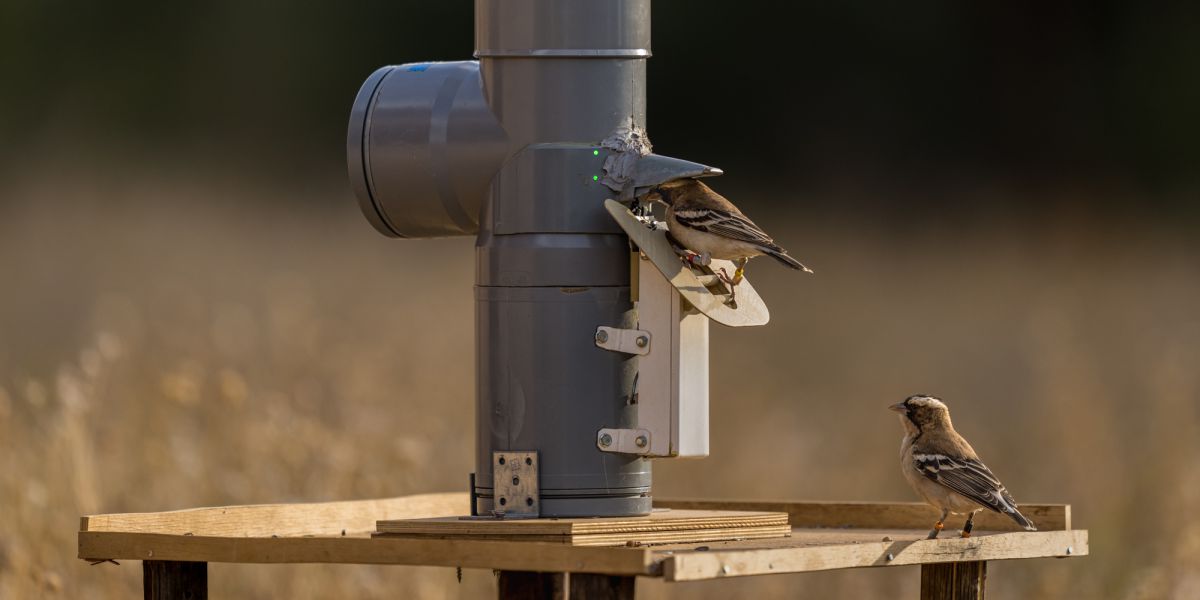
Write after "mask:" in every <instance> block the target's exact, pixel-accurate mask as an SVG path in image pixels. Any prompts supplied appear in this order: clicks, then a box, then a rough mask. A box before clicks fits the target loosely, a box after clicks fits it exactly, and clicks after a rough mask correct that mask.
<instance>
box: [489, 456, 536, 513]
mask: <svg viewBox="0 0 1200 600" xmlns="http://www.w3.org/2000/svg"><path fill="white" fill-rule="evenodd" d="M492 485H493V489H495V493H496V497H495V500H494V504H493V506H494V507H495V508H494V509H493V511H492V513H493V514H494V515H495V516H498V517H499V516H503V517H504V518H506V519H514V518H530V519H533V518H537V517H538V516H539V515H540V514H541V502H540V500H539V498H538V454H537V452H513V451H501V452H493V453H492Z"/></svg>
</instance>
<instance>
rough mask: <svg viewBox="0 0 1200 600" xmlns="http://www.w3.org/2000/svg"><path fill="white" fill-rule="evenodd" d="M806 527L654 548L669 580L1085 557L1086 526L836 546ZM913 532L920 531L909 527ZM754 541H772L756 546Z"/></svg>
mask: <svg viewBox="0 0 1200 600" xmlns="http://www.w3.org/2000/svg"><path fill="white" fill-rule="evenodd" d="M808 533H809V532H808V531H805V530H800V529H796V530H793V532H792V537H791V538H788V540H787V545H783V544H778V543H776V541H775V540H766V541H765V542H747V543H746V544H745V545H739V544H728V545H726V546H724V547H723V548H721V549H716V548H715V547H714V548H710V549H709V550H708V551H704V552H700V551H696V550H656V551H655V553H656V554H658V555H660V556H662V557H663V560H664V562H663V577H664V578H665V579H666V580H668V581H693V580H702V579H715V578H719V577H734V576H744V575H765V574H769V573H801V572H807V571H824V570H829V569H847V568H855V567H885V566H900V565H914V564H928V563H944V562H965V561H981V560H1004V559H1016V558H1043V557H1067V556H1084V555H1086V554H1087V553H1088V545H1087V544H1088V535H1087V531H1086V530H1072V531H1045V532H1021V533H995V534H990V535H987V534H983V535H976V536H974V537H970V538H966V539H963V538H948V539H937V540H926V539H904V540H898V539H897V540H890V541H876V542H862V543H857V544H855V543H843V544H836V545H829V544H821V543H819V542H818V543H816V544H813V545H808V544H809V538H808V535H807V534H808ZM911 533H914V534H915V533H918V532H915V531H911ZM754 544H764V545H765V544H772V545H771V546H770V547H765V548H764V547H759V548H755V547H753V545H754Z"/></svg>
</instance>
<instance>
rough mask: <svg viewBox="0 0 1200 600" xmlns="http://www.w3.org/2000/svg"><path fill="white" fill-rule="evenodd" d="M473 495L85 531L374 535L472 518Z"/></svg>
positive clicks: (212, 511)
mask: <svg viewBox="0 0 1200 600" xmlns="http://www.w3.org/2000/svg"><path fill="white" fill-rule="evenodd" d="M469 508H470V495H469V494H467V493H465V492H462V493H458V492H455V493H444V494H417V495H413V496H402V497H399V498H386V499H380V500H355V501H350V502H314V503H304V504H257V505H247V506H222V507H216V508H192V509H187V510H176V511H168V512H156V513H121V514H109V515H90V516H85V517H82V518H81V519H80V523H79V530H80V531H121V532H126V533H133V532H142V533H161V534H175V535H197V536H213V537H268V538H269V537H270V536H272V535H277V536H280V537H285V536H298V535H317V536H321V535H341V534H342V532H343V531H345V533H346V534H348V535H352V534H361V533H370V532H372V531H374V530H375V522H376V521H378V520H380V519H412V518H420V517H434V516H444V515H454V514H466V513H467V512H468V511H469Z"/></svg>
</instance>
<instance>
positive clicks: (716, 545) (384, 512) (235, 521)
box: [79, 493, 1088, 581]
mask: <svg viewBox="0 0 1200 600" xmlns="http://www.w3.org/2000/svg"><path fill="white" fill-rule="evenodd" d="M468 502H469V500H468V497H467V494H465V493H462V494H426V495H419V496H408V497H403V498H392V499H387V500H370V501H359V502H333V503H322V504H274V505H260V506H231V507H223V508H202V509H192V510H183V511H175V512H164V513H141V514H137V513H134V514H115V515H95V516H88V517H83V518H82V520H81V523H80V531H79V558H81V559H84V560H102V559H118V560H119V559H130V560H144V561H195V562H213V563H222V562H226V563H359V564H397V565H427V566H443V567H465V568H479V569H496V570H502V571H542V572H575V573H600V574H607V575H637V576H647V577H662V578H664V579H666V580H668V581H690V580H701V579H714V578H721V577H738V576H746V575H762V574H769V573H799V572H807V571H822V570H829V569H845V568H853V567H893V566H901V565H915V564H932V563H952V562H977V561H988V560H1005V559H1021V558H1039V557H1069V556H1084V555H1086V554H1087V553H1088V534H1087V531H1086V530H1073V529H1071V520H1070V507H1069V506H1067V505H1061V504H1047V505H1033V504H1025V505H1022V506H1021V510H1022V511H1023V512H1024V513H1025V514H1026V515H1028V516H1029V517H1030V518H1031V519H1033V521H1034V522H1035V523H1036V524H1037V526H1038V528H1039V531H1037V532H1024V531H1020V532H1018V531H1014V529H1015V525H1013V524H1012V522H1011V521H1008V520H1006V519H1001V518H999V516H998V515H993V514H981V515H980V516H979V517H978V518H977V519H976V526H975V531H976V533H975V536H974V537H971V538H969V539H961V538H958V537H956V536H954V535H953V533H952V532H951V531H950V528H952V527H956V526H957V524H956V523H955V522H954V521H951V522H950V523H949V524H948V527H947V532H946V533H944V534H943V537H942V538H941V539H937V540H926V539H924V537H925V533H926V531H928V528H929V526H930V524H931V523H932V522H933V521H935V520H936V518H937V515H936V514H935V513H934V511H933V509H932V508H930V507H928V506H926V505H924V504H918V503H894V502H887V503H871V502H730V501H720V502H712V501H693V500H688V501H657V502H656V503H655V506H658V507H663V508H673V509H689V510H735V511H754V512H781V513H786V514H787V515H788V521H789V527H790V528H791V536H789V537H785V538H777V539H768V540H743V541H727V542H711V543H704V544H700V545H698V544H695V543H689V544H667V545H662V546H650V547H645V546H639V547H590V546H574V545H569V544H563V543H551V542H544V541H511V540H503V541H501V540H475V539H430V538H420V537H393V536H377V537H372V535H371V534H372V533H373V532H374V531H375V528H376V521H381V520H382V521H388V520H397V519H412V518H429V517H444V516H447V515H456V514H462V513H465V512H467V509H468Z"/></svg>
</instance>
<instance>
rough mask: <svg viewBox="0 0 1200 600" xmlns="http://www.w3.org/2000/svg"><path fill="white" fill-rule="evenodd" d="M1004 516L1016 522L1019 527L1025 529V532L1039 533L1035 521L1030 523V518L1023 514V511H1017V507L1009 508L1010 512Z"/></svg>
mask: <svg viewBox="0 0 1200 600" xmlns="http://www.w3.org/2000/svg"><path fill="white" fill-rule="evenodd" d="M1004 514H1006V515H1008V516H1009V517H1010V518H1011V519H1012V520H1014V521H1016V522H1017V525H1020V526H1021V527H1024V528H1025V531H1037V527H1035V526H1034V524H1033V521H1030V520H1029V517H1026V516H1025V515H1023V514H1021V511H1019V510H1017V507H1015V506H1013V507H1009V509H1008V510H1006V511H1004Z"/></svg>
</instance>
